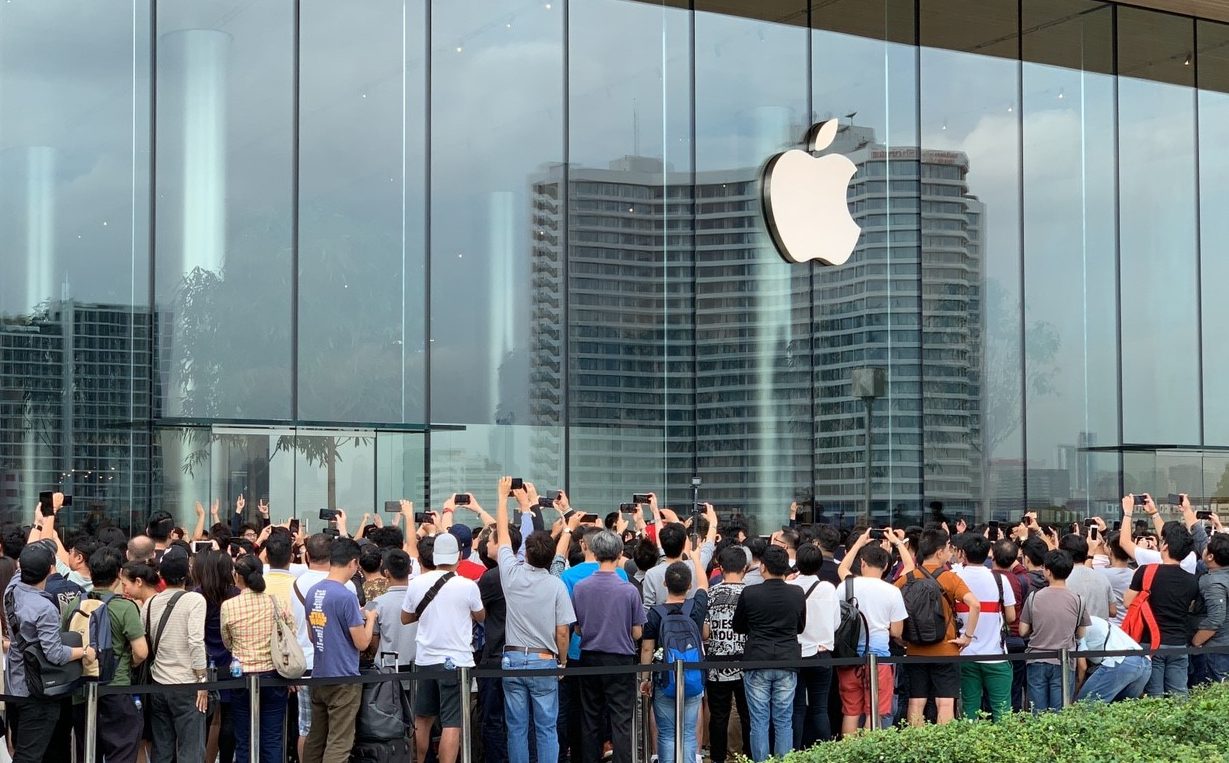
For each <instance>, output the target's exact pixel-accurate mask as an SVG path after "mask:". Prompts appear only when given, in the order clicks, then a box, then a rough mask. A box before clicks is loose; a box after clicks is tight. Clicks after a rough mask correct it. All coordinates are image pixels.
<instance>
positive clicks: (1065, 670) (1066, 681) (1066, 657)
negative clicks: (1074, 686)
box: [1058, 647, 1071, 707]
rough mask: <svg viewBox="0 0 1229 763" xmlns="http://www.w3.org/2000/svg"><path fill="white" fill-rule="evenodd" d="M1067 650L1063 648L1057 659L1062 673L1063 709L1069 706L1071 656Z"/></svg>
mask: <svg viewBox="0 0 1229 763" xmlns="http://www.w3.org/2000/svg"><path fill="white" fill-rule="evenodd" d="M1070 651H1071V650H1069V649H1067V648H1066V647H1063V650H1062V652H1063V653H1062V655H1061V656H1060V657H1059V658H1058V664H1059V669H1060V670H1061V671H1062V686H1063V707H1070V706H1071V655H1070Z"/></svg>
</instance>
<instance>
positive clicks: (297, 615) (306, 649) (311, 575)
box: [290, 569, 358, 670]
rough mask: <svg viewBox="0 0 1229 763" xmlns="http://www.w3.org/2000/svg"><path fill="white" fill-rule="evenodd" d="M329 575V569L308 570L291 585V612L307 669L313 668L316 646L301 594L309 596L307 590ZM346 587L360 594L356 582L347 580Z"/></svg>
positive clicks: (353, 592) (356, 594) (355, 593)
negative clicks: (309, 631)
mask: <svg viewBox="0 0 1229 763" xmlns="http://www.w3.org/2000/svg"><path fill="white" fill-rule="evenodd" d="M328 576H329V573H328V570H311V569H309V570H307V571H306V572H304V573H303V574H302V575H300V576H299V578H298V580H296V581H295V582H294V585H292V586H291V587H290V614H291V616H292V617H294V627H295V634H296V635H297V637H298V641H299V646H301V647H302V648H303V657H304V658H305V659H306V662H307V669H308V670H311V669H312V663H313V662H315V659H316V646H315V645H314V644H313V643H312V640H311V636H309V635H308V633H307V614H306V613H305V612H304V611H303V602H302V601H301V600H300V599H299V596H307V592H308V591H310V590H311V589H312V586H314V585H315V584H317V583H319V582H320V581H321V580H324V579H325V578H327V577H328ZM295 589H298V594H297V595H296V594H295ZM346 589H347V590H349V591H350V593H352V594H354V595H355V596H356V597H357V596H358V591H357V590H355V588H354V583H352V582H351V581H349V580H347V581H346Z"/></svg>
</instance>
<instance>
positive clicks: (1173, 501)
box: [1165, 493, 1182, 506]
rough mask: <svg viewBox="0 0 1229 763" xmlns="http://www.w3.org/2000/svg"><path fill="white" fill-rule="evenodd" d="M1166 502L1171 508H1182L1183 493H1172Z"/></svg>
mask: <svg viewBox="0 0 1229 763" xmlns="http://www.w3.org/2000/svg"><path fill="white" fill-rule="evenodd" d="M1165 502H1166V503H1168V504H1169V505H1170V506H1181V505H1182V494H1181V493H1170V494H1169V496H1168V497H1167V498H1166V499H1165Z"/></svg>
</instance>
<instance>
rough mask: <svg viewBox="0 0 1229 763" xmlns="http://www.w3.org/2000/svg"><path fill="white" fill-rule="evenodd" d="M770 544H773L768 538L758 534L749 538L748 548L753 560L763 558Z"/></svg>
mask: <svg viewBox="0 0 1229 763" xmlns="http://www.w3.org/2000/svg"><path fill="white" fill-rule="evenodd" d="M770 545H772V544H771V543H769V542H768V539H767V538H760V537H758V536H757V537H755V538H748V539H747V550H748V551H750V552H751V559H752V561H754V560H756V559H763V558H764V550H765V549H767V548H768V547H769V546H770Z"/></svg>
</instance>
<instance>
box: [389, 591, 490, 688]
mask: <svg viewBox="0 0 1229 763" xmlns="http://www.w3.org/2000/svg"><path fill="white" fill-rule="evenodd" d="M445 574H446V573H445V572H444V571H443V570H432V571H431V572H427V573H424V574H422V575H419V576H418V577H416V578H414V579H413V580H411V581H410V585H409V587H408V588H406V589H405V599H404V600H403V601H402V602H401V609H402V611H403V612H409V613H410V614H413V613H414V611H415V610H417V609H418V604H419V602H421V601H422V599H423V597H424V596H426V595H427V591H430V590H431V587H432V586H434V585H435V581H437V580H439V579H440V578H441V577H443V576H444V575H445ZM481 611H482V595H481V594H480V593H479V592H478V584H477V583H475V582H474V581H472V580H469V579H468V578H463V577H461V576H460V575H456V576H454V577H453V578H452V579H451V580H449V581H448V582H447V583H445V584H444V586H443V588H441V589H440V590H439V592H438V593H437V594H436V595H435V599H434V600H432V602H431V604H430V606H428V607H427V609H426V611H424V612H423V613H422V617H421V618H419V620H418V635H417V637H416V641H417V647H418V648H417V650H416V653H415V657H414V662H415V663H416V664H418V665H422V666H424V667H425V666H430V665H440V664H442V663H443V662H444V660H446V659H448V658H450V657H451V658H452V662H453V664H454V665H456V666H457V667H459V668H472V667H473V666H474V650H473V642H474V626H473V620H472V619H471V618H470V613H471V612H481Z"/></svg>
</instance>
